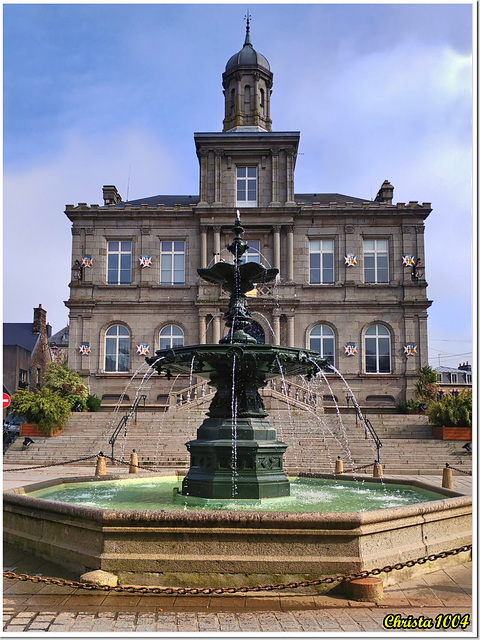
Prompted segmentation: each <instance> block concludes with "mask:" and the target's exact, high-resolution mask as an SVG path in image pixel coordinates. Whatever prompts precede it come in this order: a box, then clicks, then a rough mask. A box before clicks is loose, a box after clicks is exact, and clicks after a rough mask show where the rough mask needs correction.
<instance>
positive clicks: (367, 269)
mask: <svg viewBox="0 0 480 640" xmlns="http://www.w3.org/2000/svg"><path fill="white" fill-rule="evenodd" d="M363 265H364V277H365V282H366V283H367V284H381V283H388V240H364V241H363Z"/></svg>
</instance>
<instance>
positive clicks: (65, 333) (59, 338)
mask: <svg viewBox="0 0 480 640" xmlns="http://www.w3.org/2000/svg"><path fill="white" fill-rule="evenodd" d="M69 332H70V329H69V326H68V325H67V326H66V327H63V329H61V330H60V331H57V333H54V334H53V336H51V337H50V338H49V339H48V344H49V345H50V346H51V345H52V344H56V345H57V347H68V340H69Z"/></svg>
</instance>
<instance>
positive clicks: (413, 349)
mask: <svg viewBox="0 0 480 640" xmlns="http://www.w3.org/2000/svg"><path fill="white" fill-rule="evenodd" d="M403 350H404V352H405V353H406V355H407V356H414V355H415V354H416V353H417V345H416V344H413V343H410V344H406V345H405V346H404V347H403Z"/></svg>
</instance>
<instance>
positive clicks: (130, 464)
mask: <svg viewBox="0 0 480 640" xmlns="http://www.w3.org/2000/svg"><path fill="white" fill-rule="evenodd" d="M103 457H104V458H108V459H109V460H111V461H112V462H118V463H119V464H124V465H126V466H127V467H136V468H137V469H145V470H146V471H159V469H155V468H151V467H142V466H141V465H140V464H132V463H131V462H125V461H124V460H119V459H118V458H112V456H107V455H106V454H105V453H104V454H103Z"/></svg>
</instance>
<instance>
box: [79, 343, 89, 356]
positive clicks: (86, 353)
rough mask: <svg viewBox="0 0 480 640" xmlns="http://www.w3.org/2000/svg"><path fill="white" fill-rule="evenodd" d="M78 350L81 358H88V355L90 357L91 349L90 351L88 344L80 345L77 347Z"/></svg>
mask: <svg viewBox="0 0 480 640" xmlns="http://www.w3.org/2000/svg"><path fill="white" fill-rule="evenodd" d="M78 349H79V351H80V354H81V355H82V356H89V355H90V350H91V349H90V345H89V344H81V345H80V346H79V347H78Z"/></svg>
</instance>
